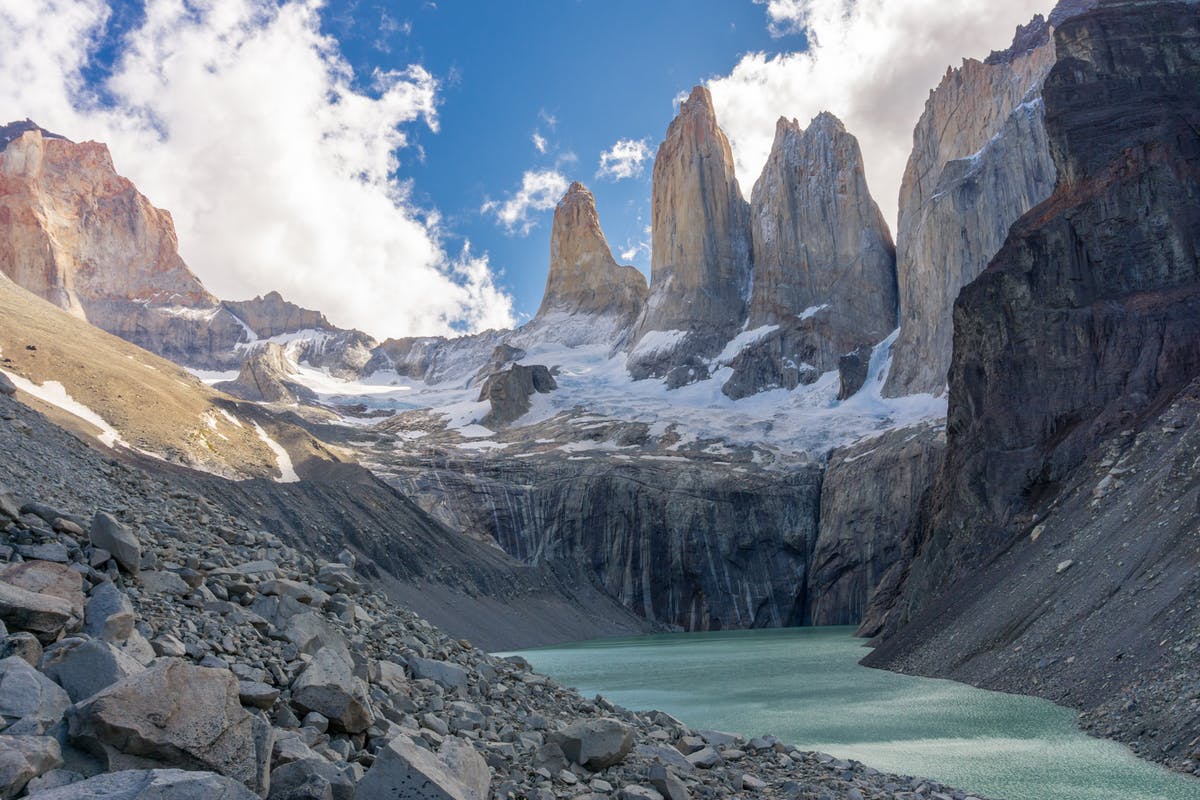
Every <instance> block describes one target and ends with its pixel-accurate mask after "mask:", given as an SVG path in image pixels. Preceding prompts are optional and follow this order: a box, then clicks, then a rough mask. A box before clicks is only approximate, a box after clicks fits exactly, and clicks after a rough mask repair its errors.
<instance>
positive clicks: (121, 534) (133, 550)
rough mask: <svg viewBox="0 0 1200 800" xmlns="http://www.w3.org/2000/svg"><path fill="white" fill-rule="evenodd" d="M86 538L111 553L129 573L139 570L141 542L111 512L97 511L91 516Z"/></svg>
mask: <svg viewBox="0 0 1200 800" xmlns="http://www.w3.org/2000/svg"><path fill="white" fill-rule="evenodd" d="M88 539H89V541H91V543H92V546H93V547H100V548H103V549H105V550H107V551H108V552H110V553H112V556H113V558H114V559H115V560H116V562H117V564H119V565H120V566H121V568H122V569H124V570H125V571H126V572H128V573H129V574H130V575H137V574H138V572H139V570H141V567H142V544H141V542H140V541H138V537H137V536H135V535H134V534H133V532H132V531H130V530H129V529H128V528H126V527H125V526H124V525H122V524H121V523H120V522H118V521H117V519H116V517H114V516H112V515H111V514H108V513H106V512H104V511H99V512H97V513H96V515H95V516H94V517H92V525H91V527H90V528H89V529H88Z"/></svg>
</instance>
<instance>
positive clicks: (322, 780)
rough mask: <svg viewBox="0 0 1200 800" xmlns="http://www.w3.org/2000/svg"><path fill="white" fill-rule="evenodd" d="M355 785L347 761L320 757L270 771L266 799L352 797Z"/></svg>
mask: <svg viewBox="0 0 1200 800" xmlns="http://www.w3.org/2000/svg"><path fill="white" fill-rule="evenodd" d="M356 789H357V787H356V784H355V782H354V777H353V773H352V772H350V770H349V765H348V764H340V765H338V764H333V763H331V762H329V761H326V760H325V759H323V758H320V757H313V758H305V759H301V760H299V761H293V762H290V763H287V764H282V765H280V766H278V767H276V768H275V769H274V770H272V771H271V793H270V795H268V798H269V800H354V799H355V794H356Z"/></svg>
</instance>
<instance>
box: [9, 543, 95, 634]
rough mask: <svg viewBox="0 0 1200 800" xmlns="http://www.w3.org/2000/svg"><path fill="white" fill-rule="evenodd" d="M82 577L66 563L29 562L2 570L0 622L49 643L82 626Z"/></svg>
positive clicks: (11, 628)
mask: <svg viewBox="0 0 1200 800" xmlns="http://www.w3.org/2000/svg"><path fill="white" fill-rule="evenodd" d="M82 587H83V578H82V577H81V576H80V574H79V573H78V572H76V571H75V570H73V569H71V568H70V567H68V566H66V565H64V564H56V563H52V562H49V561H26V562H23V563H20V564H12V565H10V566H8V567H5V568H4V570H3V571H0V622H3V623H4V624H5V625H6V626H7V627H8V629H9V630H21V631H29V632H30V633H32V634H34V635H35V636H37V637H38V639H39V640H41V642H42V643H43V644H49V643H50V642H53V641H54V640H56V639H57V638H58V637H59V636H61V635H62V633H63V631H67V632H71V631H76V630H78V629H79V627H80V625H81V624H82V623H83V600H84V598H83V590H82Z"/></svg>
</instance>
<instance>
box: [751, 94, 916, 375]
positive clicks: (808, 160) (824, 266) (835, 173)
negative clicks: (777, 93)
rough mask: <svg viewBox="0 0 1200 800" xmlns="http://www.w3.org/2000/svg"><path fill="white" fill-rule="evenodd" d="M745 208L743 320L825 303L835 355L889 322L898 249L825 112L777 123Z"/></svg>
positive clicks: (850, 149) (793, 314) (870, 340)
mask: <svg viewBox="0 0 1200 800" xmlns="http://www.w3.org/2000/svg"><path fill="white" fill-rule="evenodd" d="M750 208H751V220H752V225H753V228H752V230H753V237H754V289H753V293H752V295H751V299H750V322H749V325H748V327H750V328H757V327H759V326H761V325H785V326H786V325H789V324H791V323H792V322H793V321H794V320H795V319H796V318H797V317H800V316H803V315H804V314H805V313H806V312H809V313H811V311H812V309H816V308H821V307H828V308H830V310H831V311H832V314H833V316H834V317H835V318H836V320H837V322H838V326H839V330H838V331H836V333H837V334H840V335H838V336H837V337H836V338H837V339H838V343H837V345H836V348H837V349H840V351H841V352H848V351H849V350H852V349H854V348H855V347H857V346H859V345H863V344H875V343H876V342H878V341H880V340H881V339H883V338H884V337H885V336H887V335H888V334H889V333H891V332H892V330H894V329H895V327H896V253H895V247H894V246H893V245H892V238H891V234H890V232H889V231H888V227H887V223H886V222H884V219H883V215H882V214H881V213H880V211H879V207H878V206H877V205H876V204H875V201H874V200H873V199H872V198H871V194H870V191H869V190H868V189H867V181H866V177H865V174H864V171H863V161H862V153H861V151H860V150H859V147H858V140H857V139H855V138H854V137H853V136H852V135H850V134H849V133H847V132H846V129H845V127H844V126H843V125H842V123H841V121H840V120H839V119H838V118H837V117H835V116H833V115H832V114H829V113H822V114H820V115H818V116H817V117H816V118H815V119H813V121H812V122H811V123H810V124H809V127H808V128H807V129H803V128H801V127H800V124H799V123H798V122H797V121H796V120H792V121H791V122H788V121H787V120H786V119H780V120H779V122H778V123H777V125H776V128H775V143H774V145H773V146H772V148H771V154H770V156H769V157H768V159H767V163H766V166H765V167H763V172H762V175H761V176H760V177H759V179H758V181H757V182H756V183H755V184H754V191H753V193H752V195H751V201H750Z"/></svg>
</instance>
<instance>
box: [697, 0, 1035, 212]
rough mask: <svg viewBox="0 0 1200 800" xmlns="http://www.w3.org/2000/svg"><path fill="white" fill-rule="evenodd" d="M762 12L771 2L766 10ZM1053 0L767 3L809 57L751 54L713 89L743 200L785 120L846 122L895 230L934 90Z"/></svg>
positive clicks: (774, 21)
mask: <svg viewBox="0 0 1200 800" xmlns="http://www.w3.org/2000/svg"><path fill="white" fill-rule="evenodd" d="M759 2H762V0H759ZM1052 4H1053V3H1052V0H1006V2H1003V3H997V2H994V0H906V2H897V1H896V0H768V1H767V2H766V3H765V5H766V12H767V18H768V21H769V24H770V28H771V31H772V33H774V34H777V35H782V34H784V33H796V32H801V33H804V35H805V37H806V39H807V40H808V43H809V49H808V50H806V51H804V52H796V53H785V54H781V55H776V56H767V55H766V54H763V53H750V54H747V55H746V56H744V57H743V58H742V59H741V61H740V62H739V63H738V64H737V65H736V66H735V67H734V69H733V71H732V72H730V74H728V75H725V76H722V77H718V78H716V79H713V80H711V81H709V82H708V88H709V90H710V91H711V92H712V95H713V103H714V105H715V107H716V111H717V118H718V121H719V122H720V124H721V127H722V128H724V130H725V133H726V134H727V135H728V136H729V140H730V145H731V146H732V148H733V153H734V159H735V161H736V163H737V172H738V179H739V182H740V183H741V186H742V191H743V193H745V194H746V195H749V194H750V188H751V187H752V186H753V184H754V181H755V180H757V179H758V176H759V173H760V172H761V171H762V167H763V164H765V163H766V160H767V154H768V153H769V152H770V149H771V142H772V139H773V138H774V133H775V121H776V120H777V119H778V118H779V117H780V116H786V117H788V118H789V119H790V118H792V117H797V118H799V119H801V120H808V119H811V118H812V117H814V116H816V115H817V114H818V113H819V112H821V111H832V112H833V113H834V114H837V115H838V116H839V117H840V118H841V119H842V121H843V122H845V123H846V127H847V129H848V130H849V131H850V132H851V133H853V134H855V135H856V136H857V137H858V138H859V140H860V142H861V144H862V150H863V156H864V158H865V160H866V168H867V179H868V181H869V183H870V186H871V191H872V194H873V195H874V196H875V199H876V201H878V203H879V205H880V208H881V209H882V210H883V212H884V215H885V216H886V217H887V218H888V219H889V220H891V221H892V223H893V225H894V224H895V219H896V215H897V212H896V207H897V198H898V196H899V191H900V180H901V178H902V176H903V174H904V165H905V162H906V161H907V159H908V154H909V151H910V150H911V149H912V131H913V127H914V126H915V125H916V122H917V119H918V118H919V117H920V115H921V111H922V109H923V108H924V103H925V99H926V98H927V97H928V95H929V90H930V89H932V88H934V87H935V86H937V84H938V82H939V81H940V80H941V78H942V76H943V75H944V74H945V72H946V68H947V67H949V66H952V65H957V64H959V63H960V62H961V60H962V58H963V57H964V56H974V57H979V58H982V57H983V56H986V55H987V54H988V53H989V52H990V51H991V50H994V49H1003V48H1004V47H1006V46H1007V45H1008V44H1009V42H1010V41H1011V40H1012V35H1013V32H1014V31H1015V29H1016V26H1017V25H1018V24H1023V23H1025V22H1028V21H1029V19H1030V18H1031V17H1032V16H1033V15H1034V14H1035V13H1038V12H1045V11H1048V10H1049V8H1048V7H1049V6H1050V5H1052Z"/></svg>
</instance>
